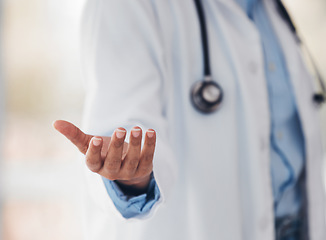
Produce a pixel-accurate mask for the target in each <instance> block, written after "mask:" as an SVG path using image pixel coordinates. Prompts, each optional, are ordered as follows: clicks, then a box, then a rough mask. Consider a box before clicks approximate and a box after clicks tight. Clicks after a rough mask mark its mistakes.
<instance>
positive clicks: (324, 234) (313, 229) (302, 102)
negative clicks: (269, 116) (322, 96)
mask: <svg viewBox="0 0 326 240" xmlns="http://www.w3.org/2000/svg"><path fill="white" fill-rule="evenodd" d="M265 4H266V5H267V6H268V7H267V9H268V14H269V16H270V18H271V20H272V24H273V25H274V26H277V27H275V31H276V32H277V35H278V36H281V37H280V38H279V39H280V43H281V46H282V48H283V52H284V55H285V59H286V62H287V67H288V71H289V74H290V76H291V82H292V86H293V88H294V92H295V96H296V101H297V106H298V110H299V115H300V118H301V123H302V128H303V132H304V136H305V142H306V161H307V195H308V216H309V233H310V239H311V240H320V239H326V231H325V211H324V210H325V196H324V187H323V184H322V182H323V178H322V169H321V166H322V158H323V156H322V155H323V154H322V144H321V133H320V132H319V131H320V130H319V129H321V128H320V122H319V113H318V108H317V107H316V106H315V105H314V103H313V101H312V96H313V93H314V90H313V80H312V77H311V76H310V74H309V72H308V70H307V68H306V66H305V64H304V62H303V60H302V55H301V52H300V49H299V46H298V44H297V41H296V37H295V36H294V35H293V34H292V32H291V31H289V27H288V25H287V23H285V22H284V21H283V20H282V19H281V18H279V16H277V14H275V13H276V11H273V8H275V4H273V2H270V1H269V0H265Z"/></svg>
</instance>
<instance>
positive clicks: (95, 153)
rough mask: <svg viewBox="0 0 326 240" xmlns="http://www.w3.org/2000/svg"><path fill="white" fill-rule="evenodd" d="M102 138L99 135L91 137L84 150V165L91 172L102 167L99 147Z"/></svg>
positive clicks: (100, 146) (101, 143) (97, 170)
mask: <svg viewBox="0 0 326 240" xmlns="http://www.w3.org/2000/svg"><path fill="white" fill-rule="evenodd" d="M102 145H103V140H102V138H100V137H93V138H92V140H91V141H90V144H89V147H88V150H87V152H86V165H87V167H88V168H89V169H90V170H91V171H92V172H99V171H100V170H101V168H102V167H103V162H104V161H103V158H102V157H101V148H102Z"/></svg>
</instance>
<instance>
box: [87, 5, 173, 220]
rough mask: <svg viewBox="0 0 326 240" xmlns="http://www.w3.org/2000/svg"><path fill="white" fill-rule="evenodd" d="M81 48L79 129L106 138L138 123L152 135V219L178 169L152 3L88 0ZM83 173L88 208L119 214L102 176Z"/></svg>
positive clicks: (160, 47)
mask: <svg viewBox="0 0 326 240" xmlns="http://www.w3.org/2000/svg"><path fill="white" fill-rule="evenodd" d="M81 47H82V60H83V63H82V64H83V71H84V76H85V80H86V82H85V87H86V104H85V112H84V124H83V130H85V131H86V132H87V133H90V134H94V135H102V136H103V135H106V136H110V135H111V133H112V132H113V131H114V129H115V128H117V127H125V128H126V129H127V130H130V128H131V127H132V126H136V125H138V126H140V127H142V128H143V130H146V129H148V128H153V129H155V130H156V132H157V144H156V150H155V155H154V169H153V171H154V174H155V180H156V182H157V185H158V187H159V190H160V193H161V196H160V199H159V201H158V202H157V203H156V204H155V205H154V207H153V208H152V210H151V211H150V214H149V215H152V214H153V213H154V212H155V211H156V209H157V206H159V205H161V204H162V203H164V202H165V201H166V199H168V196H169V194H170V193H171V192H172V191H171V190H172V186H173V185H174V181H175V177H176V171H177V169H176V167H177V166H176V163H175V158H174V154H173V151H172V149H171V146H170V145H169V133H168V128H167V120H166V118H165V115H164V97H163V96H164V91H165V89H164V81H165V79H166V70H165V67H164V55H163V47H162V44H161V41H160V37H159V29H158V24H157V19H156V17H155V13H154V10H153V6H152V3H151V1H149V0H137V1H135V0H90V1H88V2H87V4H86V6H85V11H84V15H83V22H82V45H81ZM127 141H128V140H127ZM86 175H87V188H88V190H87V191H88V192H89V194H90V195H91V199H93V200H92V201H93V203H92V204H95V205H96V206H97V207H100V208H103V209H104V211H109V210H110V211H112V210H113V212H115V213H117V215H120V214H118V212H117V210H116V209H115V207H114V204H113V202H112V200H111V199H110V198H109V197H108V194H107V192H106V189H105V186H104V184H103V181H102V179H101V176H99V175H97V174H94V173H91V172H90V171H88V170H87V169H86Z"/></svg>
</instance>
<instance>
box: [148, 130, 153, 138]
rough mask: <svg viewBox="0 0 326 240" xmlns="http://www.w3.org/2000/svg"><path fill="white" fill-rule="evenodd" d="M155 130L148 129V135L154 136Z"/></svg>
mask: <svg viewBox="0 0 326 240" xmlns="http://www.w3.org/2000/svg"><path fill="white" fill-rule="evenodd" d="M154 133H155V132H154V131H153V130H147V136H148V137H149V138H152V137H153V136H154Z"/></svg>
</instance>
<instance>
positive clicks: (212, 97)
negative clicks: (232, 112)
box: [191, 0, 326, 113]
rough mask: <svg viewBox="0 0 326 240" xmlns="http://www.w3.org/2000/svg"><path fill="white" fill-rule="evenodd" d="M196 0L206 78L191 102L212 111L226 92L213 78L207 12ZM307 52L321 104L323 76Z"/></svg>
mask: <svg viewBox="0 0 326 240" xmlns="http://www.w3.org/2000/svg"><path fill="white" fill-rule="evenodd" d="M194 1H195V5H196V9H197V14H198V19H199V25H200V33H201V41H202V51H203V57H204V80H202V81H199V82H196V83H195V84H193V86H192V88H191V102H192V104H193V106H194V107H195V108H196V109H197V110H198V111H200V112H202V113H212V112H215V111H216V110H218V109H219V108H220V107H221V104H222V101H223V97H224V92H223V89H222V87H221V86H220V85H219V84H218V83H217V82H216V81H214V80H213V79H212V74H211V68H210V58H209V45H208V34H207V28H206V21H205V14H204V10H203V6H202V4H201V0H194ZM276 3H277V7H278V11H279V13H280V15H281V16H282V18H283V19H284V21H286V22H287V23H288V25H289V27H290V29H291V31H292V32H293V34H294V35H295V36H296V38H297V40H298V42H299V43H300V44H302V41H301V40H300V38H299V36H298V34H297V31H296V28H295V26H294V24H293V22H292V20H291V18H290V16H289V14H288V12H287V10H286V9H285V7H284V5H283V3H282V2H281V0H276ZM307 52H308V56H309V58H310V61H311V63H312V66H313V68H314V71H315V73H316V77H317V79H318V82H319V85H320V88H321V92H316V93H314V94H313V101H314V102H315V103H316V104H317V105H319V106H321V105H322V104H323V103H324V102H325V98H326V89H325V85H324V83H323V80H322V77H321V75H320V73H319V71H318V69H317V67H316V65H315V64H314V61H313V59H312V57H311V55H310V54H309V51H307Z"/></svg>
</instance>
